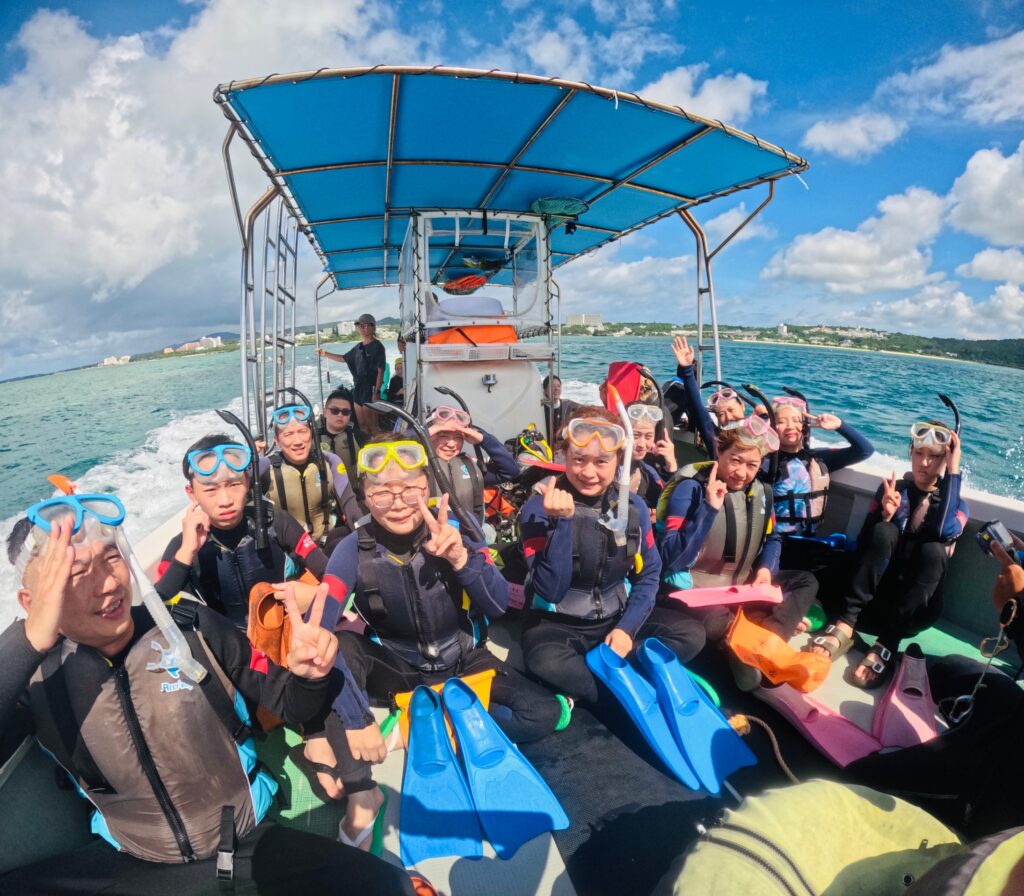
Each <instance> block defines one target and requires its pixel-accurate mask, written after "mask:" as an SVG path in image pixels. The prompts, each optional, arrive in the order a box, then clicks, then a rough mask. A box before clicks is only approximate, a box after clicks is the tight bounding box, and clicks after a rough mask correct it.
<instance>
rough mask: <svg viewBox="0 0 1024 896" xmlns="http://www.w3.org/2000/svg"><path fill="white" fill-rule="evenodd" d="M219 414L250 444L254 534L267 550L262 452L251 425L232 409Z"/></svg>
mask: <svg viewBox="0 0 1024 896" xmlns="http://www.w3.org/2000/svg"><path fill="white" fill-rule="evenodd" d="M217 416H218V417H220V419H221V420H223V421H224V422H225V423H230V424H231V425H232V426H234V427H235V429H237V430H238V431H239V432H240V433H241V434H242V438H243V439H245V444H246V445H248V446H249V452H250V454H251V455H252V457H251V459H250V461H249V478H250V479H251V480H252V482H251V484H250V488H251V489H252V503H253V508H254V510H255V511H256V513H255V517H256V532H255V534H254V535H253V539H254V540H255V542H256V550H257V551H263V550H266V548H267V545H268V544H269V541H268V539H267V520H266V515H265V514H266V511H265V509H264V506H263V486H261V485H260V461H259V457H260V454H259V452H258V451H257V450H256V442H255V441H254V440H253V437H252V433H251V432H249V427H248V426H246V425H245V424H244V423H243V422H242V421H241V420H239V419H238V418H237V417H236V416H235V415H234V414H232V413H231V411H222V410H220V409H218V410H217ZM313 441H314V442H315V441H316V439H315V438H314V439H313Z"/></svg>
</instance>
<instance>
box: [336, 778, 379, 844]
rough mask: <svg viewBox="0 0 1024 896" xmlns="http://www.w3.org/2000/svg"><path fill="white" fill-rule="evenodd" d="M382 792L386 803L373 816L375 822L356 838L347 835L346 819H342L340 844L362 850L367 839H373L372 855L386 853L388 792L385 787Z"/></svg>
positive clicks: (339, 834)
mask: <svg viewBox="0 0 1024 896" xmlns="http://www.w3.org/2000/svg"><path fill="white" fill-rule="evenodd" d="M380 792H381V793H382V794H384V801H383V802H382V803H381V804H380V808H379V809H378V810H377V814H376V815H374V816H373V821H371V822H370V823H369V824H368V825H367V826H366V827H365V828H363V829H362V830H361V831H360V832H359V833H358V834H356V835H355V837H349V835H348V834H346V833H345V828H344V824H345V819H342V820H341V821H340V822H339V824H338V842H339V843H342V844H344V845H345V846H351V847H352V848H353V849H361V848H362V845H363V843H365V842H366V838H367V837H371V838H372V839H371V840H370V854H371V855H374V856H378V857H379V856H380V854H381V853H382V852H383V851H384V813H385V812H386V811H387V808H388V792H387V790H385V789H384V788H383V787H381V789H380Z"/></svg>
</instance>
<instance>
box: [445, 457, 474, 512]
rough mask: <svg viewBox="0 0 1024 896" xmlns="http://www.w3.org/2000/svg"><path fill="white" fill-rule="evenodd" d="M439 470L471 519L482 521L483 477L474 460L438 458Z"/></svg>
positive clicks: (469, 458) (467, 458) (470, 458)
mask: <svg viewBox="0 0 1024 896" xmlns="http://www.w3.org/2000/svg"><path fill="white" fill-rule="evenodd" d="M438 462H439V463H440V464H441V469H442V470H443V471H444V472H445V474H446V475H447V476H448V479H449V481H450V482H451V484H452V491H453V492H454V493H455V498H456V500H457V501H458V502H459V504H460V505H461V507H462V508H463V509H464V510H467V511H469V512H471V513H472V514H473V518H474V519H477V520H480V522H483V520H484V475H483V473H482V472H481V470H480V467H479V465H478V464H477V462H476V459H475V458H472V457H467V456H466V455H465V454H457V455H456V456H455V457H453V458H452V459H451V460H449V461H443V460H441V459H440V458H438Z"/></svg>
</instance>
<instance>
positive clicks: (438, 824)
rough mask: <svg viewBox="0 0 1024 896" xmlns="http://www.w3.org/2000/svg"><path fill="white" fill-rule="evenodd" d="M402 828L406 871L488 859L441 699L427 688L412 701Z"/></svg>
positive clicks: (402, 845)
mask: <svg viewBox="0 0 1024 896" xmlns="http://www.w3.org/2000/svg"><path fill="white" fill-rule="evenodd" d="M398 827H399V844H400V846H401V854H402V863H403V864H404V865H406V866H407V867H412V866H413V865H415V864H417V863H418V862H421V861H423V860H424V859H432V858H434V857H436V856H463V857H465V858H479V857H481V856H482V855H483V854H484V853H483V842H482V841H483V838H482V836H481V833H480V822H479V821H478V820H477V817H476V809H474V808H473V800H472V799H471V798H470V796H469V788H468V787H467V786H466V781H465V778H464V777H463V776H462V770H461V769H460V768H459V764H458V761H457V760H456V758H455V752H454V751H453V750H452V744H451V741H450V740H449V739H448V731H447V729H446V728H445V724H444V710H443V709H442V708H441V695H440V694H438V693H437V692H436V691H432V690H431V689H430V688H427V687H422V686H421V687H418V688H416V690H415V691H414V692H413V695H412V699H411V700H410V702H409V748H408V750H407V751H406V754H405V777H404V778H403V779H402V811H401V817H400V820H399V825H398Z"/></svg>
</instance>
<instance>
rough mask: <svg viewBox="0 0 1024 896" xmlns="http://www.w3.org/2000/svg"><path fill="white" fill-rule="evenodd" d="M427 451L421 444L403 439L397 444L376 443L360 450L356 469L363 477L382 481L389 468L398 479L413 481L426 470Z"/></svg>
mask: <svg viewBox="0 0 1024 896" xmlns="http://www.w3.org/2000/svg"><path fill="white" fill-rule="evenodd" d="M426 466H427V451H426V449H425V448H424V447H423V445H421V444H420V443H419V442H414V441H412V440H411V439H402V440H399V441H395V442H374V443H372V444H370V445H364V446H363V447H362V448H360V449H359V454H358V455H357V457H356V469H357V470H358V471H359V474H360V475H361V476H366V477H368V478H370V479H381V478H383V477H382V476H381V474H382V473H383V472H384V470H385V469H387V468H392V473H393V475H394V477H395V478H397V479H412V478H414V477H415V476H416V475H418V474H419V473H420V472H421V471H424V472H425V470H426Z"/></svg>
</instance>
